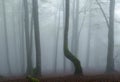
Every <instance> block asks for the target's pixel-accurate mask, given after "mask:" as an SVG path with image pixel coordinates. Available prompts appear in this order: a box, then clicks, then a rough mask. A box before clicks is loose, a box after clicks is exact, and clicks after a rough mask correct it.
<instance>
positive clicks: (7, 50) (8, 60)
mask: <svg viewBox="0 0 120 82" xmlns="http://www.w3.org/2000/svg"><path fill="white" fill-rule="evenodd" d="M2 3H3V5H2V6H3V21H4V33H5V43H6V55H7V64H8V71H9V73H11V67H10V59H9V49H8V37H7V24H6V22H7V20H6V7H5V0H2Z"/></svg>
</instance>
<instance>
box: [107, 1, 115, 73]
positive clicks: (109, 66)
mask: <svg viewBox="0 0 120 82" xmlns="http://www.w3.org/2000/svg"><path fill="white" fill-rule="evenodd" d="M114 10H115V0H110V10H109V13H110V16H109V28H108V53H107V66H106V72H108V73H109V72H113V71H114V59H113V54H114Z"/></svg>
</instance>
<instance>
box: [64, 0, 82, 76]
mask: <svg viewBox="0 0 120 82" xmlns="http://www.w3.org/2000/svg"><path fill="white" fill-rule="evenodd" d="M65 1H66V2H65V3H66V8H65V27H64V45H63V46H64V55H65V57H67V58H68V59H69V60H70V61H71V62H72V63H73V64H74V66H75V72H74V74H75V75H83V72H82V67H81V64H80V61H79V60H78V59H77V58H76V57H75V56H74V55H73V54H72V53H71V52H70V51H69V48H68V30H69V10H70V7H69V2H70V1H69V0H65Z"/></svg>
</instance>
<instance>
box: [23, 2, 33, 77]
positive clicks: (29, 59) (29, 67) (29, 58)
mask: <svg viewBox="0 0 120 82" xmlns="http://www.w3.org/2000/svg"><path fill="white" fill-rule="evenodd" d="M23 3H24V15H25V16H24V17H25V19H24V20H25V37H26V54H27V74H28V75H29V74H31V73H32V53H31V50H30V37H29V28H30V26H29V11H28V0H23Z"/></svg>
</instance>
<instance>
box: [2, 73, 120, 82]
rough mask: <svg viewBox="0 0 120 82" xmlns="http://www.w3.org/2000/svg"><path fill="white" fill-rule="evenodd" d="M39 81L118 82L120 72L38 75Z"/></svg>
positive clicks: (18, 80) (14, 81)
mask: <svg viewBox="0 0 120 82" xmlns="http://www.w3.org/2000/svg"><path fill="white" fill-rule="evenodd" d="M38 79H39V80H40V82H120V74H118V73H111V74H101V75H91V76H90V75H88V76H74V75H69V76H59V77H58V76H57V77H38ZM0 82H29V81H28V80H27V79H26V78H25V77H12V78H4V79H1V80H0Z"/></svg>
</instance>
